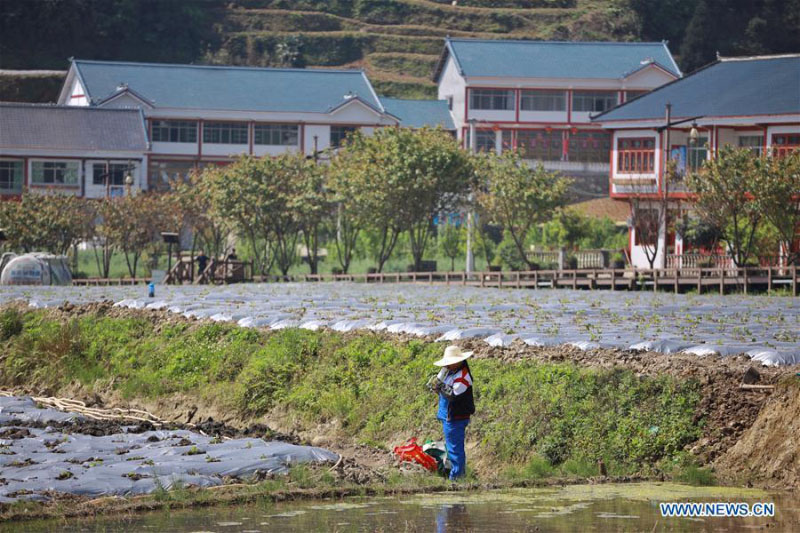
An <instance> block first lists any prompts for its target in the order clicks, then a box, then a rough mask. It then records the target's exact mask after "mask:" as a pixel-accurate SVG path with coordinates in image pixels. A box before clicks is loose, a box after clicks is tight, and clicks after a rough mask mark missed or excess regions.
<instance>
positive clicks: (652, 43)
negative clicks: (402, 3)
mask: <svg viewBox="0 0 800 533" xmlns="http://www.w3.org/2000/svg"><path fill="white" fill-rule="evenodd" d="M445 40H446V41H450V42H458V41H460V42H471V43H536V44H604V45H648V46H655V45H658V46H661V45H663V46H666V44H667V43H666V41H548V40H539V39H471V38H469V37H457V38H452V37H447V38H445Z"/></svg>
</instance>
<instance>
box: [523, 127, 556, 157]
mask: <svg viewBox="0 0 800 533" xmlns="http://www.w3.org/2000/svg"><path fill="white" fill-rule="evenodd" d="M517 148H518V149H519V151H520V153H521V154H522V157H524V158H525V159H535V160H537V161H561V160H562V159H563V157H564V130H551V131H549V132H548V131H546V130H537V131H530V130H521V131H518V132H517Z"/></svg>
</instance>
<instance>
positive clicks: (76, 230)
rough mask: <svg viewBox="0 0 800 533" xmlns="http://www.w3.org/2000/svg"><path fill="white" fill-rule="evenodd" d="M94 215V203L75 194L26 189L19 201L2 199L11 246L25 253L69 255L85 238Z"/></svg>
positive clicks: (0, 214)
mask: <svg viewBox="0 0 800 533" xmlns="http://www.w3.org/2000/svg"><path fill="white" fill-rule="evenodd" d="M92 218H93V210H92V205H91V204H90V203H89V202H88V201H87V200H84V199H82V198H77V197H75V196H73V195H62V194H58V193H26V194H23V195H22V198H21V200H20V201H19V202H11V201H10V202H0V227H2V228H3V229H4V230H5V234H6V238H7V239H8V247H9V248H11V249H14V250H18V251H22V252H25V253H27V252H36V251H46V252H50V253H52V254H59V255H66V254H67V252H68V251H69V250H70V248H72V247H73V246H74V245H75V244H77V243H78V242H80V241H81V240H83V239H84V238H86V236H87V235H88V233H89V232H90V228H91V225H92Z"/></svg>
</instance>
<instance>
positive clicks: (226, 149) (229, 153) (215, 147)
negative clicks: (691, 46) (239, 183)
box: [159, 143, 250, 157]
mask: <svg viewBox="0 0 800 533" xmlns="http://www.w3.org/2000/svg"><path fill="white" fill-rule="evenodd" d="M159 144H162V143H159ZM169 144H172V143H169ZM248 153H250V145H249V144H214V143H203V157H206V156H219V157H236V156H239V155H242V154H248Z"/></svg>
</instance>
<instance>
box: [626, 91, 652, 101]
mask: <svg viewBox="0 0 800 533" xmlns="http://www.w3.org/2000/svg"><path fill="white" fill-rule="evenodd" d="M649 92H650V91H625V101H626V102H630V101H631V100H633V99H634V98H639V97H640V96H642V95H643V94H647V93H649Z"/></svg>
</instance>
